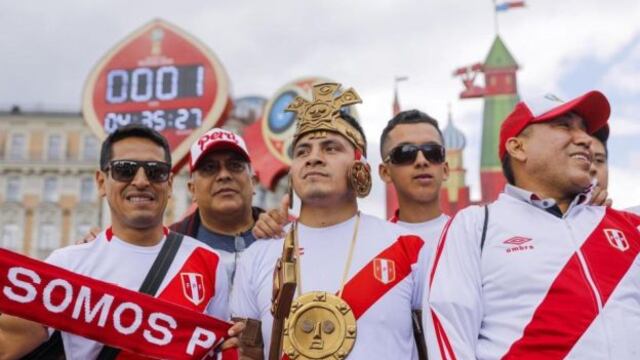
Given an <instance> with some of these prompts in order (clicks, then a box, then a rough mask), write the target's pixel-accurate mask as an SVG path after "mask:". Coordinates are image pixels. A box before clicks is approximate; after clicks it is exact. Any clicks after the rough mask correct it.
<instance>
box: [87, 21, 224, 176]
mask: <svg viewBox="0 0 640 360" xmlns="http://www.w3.org/2000/svg"><path fill="white" fill-rule="evenodd" d="M230 108H231V99H230V96H229V81H228V78H227V74H226V72H225V70H224V68H223V67H222V64H221V63H220V61H219V60H218V59H217V57H216V56H215V55H214V54H213V53H212V52H211V51H210V50H209V49H207V47H206V46H205V45H204V44H202V43H201V42H200V41H198V40H197V39H195V38H194V37H192V36H190V35H189V34H187V33H186V32H184V31H183V30H181V29H179V28H177V27H175V26H173V25H171V24H169V23H167V22H166V21H163V20H154V21H152V22H150V23H149V24H147V25H145V26H143V27H142V28H140V29H139V30H137V31H135V32H134V33H132V34H131V35H129V36H128V37H127V38H125V39H124V40H122V41H121V42H120V43H119V44H118V45H116V46H115V47H114V48H113V49H111V50H110V51H109V52H108V53H107V54H106V55H105V56H104V57H103V58H102V59H101V60H100V62H99V63H98V64H97V65H96V66H95V68H94V69H93V71H92V72H91V74H90V75H89V78H88V80H87V82H86V85H85V88H84V94H83V116H84V118H85V121H87V123H88V124H89V126H90V128H91V129H92V131H93V132H94V133H95V134H96V135H97V136H98V137H99V138H100V139H104V138H105V137H106V136H107V134H109V133H111V132H113V131H115V130H116V129H118V128H119V127H122V126H125V125H128V124H143V125H145V126H148V127H150V128H153V129H155V130H157V131H159V132H160V133H162V134H163V135H164V136H165V137H166V138H167V140H168V142H169V146H170V147H171V157H172V160H173V163H174V164H182V163H184V161H183V160H184V159H185V158H186V155H187V154H188V152H189V148H190V145H191V144H192V143H193V142H194V141H195V140H196V139H197V138H198V137H199V136H200V135H201V134H203V133H204V132H206V131H207V130H208V129H210V128H212V127H215V126H221V125H222V122H223V121H224V120H225V119H226V114H227V112H228V111H229V110H230Z"/></svg>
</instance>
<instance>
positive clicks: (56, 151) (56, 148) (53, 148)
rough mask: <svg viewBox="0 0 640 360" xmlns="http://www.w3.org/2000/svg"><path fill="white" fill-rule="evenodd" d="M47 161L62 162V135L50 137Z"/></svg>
mask: <svg viewBox="0 0 640 360" xmlns="http://www.w3.org/2000/svg"><path fill="white" fill-rule="evenodd" d="M47 159H48V160H62V135H59V134H53V135H50V136H49V143H48V147H47Z"/></svg>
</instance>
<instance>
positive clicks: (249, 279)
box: [229, 243, 264, 360]
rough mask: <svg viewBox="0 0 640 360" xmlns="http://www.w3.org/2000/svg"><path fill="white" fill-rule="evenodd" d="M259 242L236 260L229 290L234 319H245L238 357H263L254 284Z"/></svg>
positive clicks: (254, 359)
mask: <svg viewBox="0 0 640 360" xmlns="http://www.w3.org/2000/svg"><path fill="white" fill-rule="evenodd" d="M258 247H260V244H257V243H254V244H253V245H251V246H250V247H249V248H248V249H247V250H246V251H245V253H244V254H242V257H241V258H240V261H239V262H238V265H237V268H236V275H235V278H234V282H233V287H232V290H231V296H230V300H229V307H230V310H231V316H232V317H234V320H236V321H242V322H245V321H246V325H247V329H245V332H243V334H242V335H241V336H240V344H239V345H240V359H241V360H262V359H264V341H263V334H262V329H261V322H260V321H259V320H260V309H259V307H258V304H257V297H258V296H257V292H256V287H255V284H254V280H255V271H254V266H256V262H257V261H258V259H256V257H257V255H258V252H256V251H255V250H256V249H257V248H258ZM244 319H246V320H244Z"/></svg>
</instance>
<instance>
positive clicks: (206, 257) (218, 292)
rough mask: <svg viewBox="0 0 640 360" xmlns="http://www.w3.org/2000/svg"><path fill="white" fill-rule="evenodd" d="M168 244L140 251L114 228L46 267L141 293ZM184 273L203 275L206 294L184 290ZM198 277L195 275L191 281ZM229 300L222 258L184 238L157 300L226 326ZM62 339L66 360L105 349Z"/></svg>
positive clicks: (64, 336) (65, 251) (66, 250)
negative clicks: (167, 302)
mask: <svg viewBox="0 0 640 360" xmlns="http://www.w3.org/2000/svg"><path fill="white" fill-rule="evenodd" d="M165 239H166V237H165V238H163V239H162V241H161V242H160V243H159V244H157V245H154V246H145V247H142V246H135V245H132V244H130V243H127V242H125V241H122V240H120V239H119V238H118V237H116V236H115V235H113V234H112V233H111V229H110V228H109V229H107V230H105V231H103V232H102V233H101V234H100V235H99V236H98V237H97V238H96V240H95V241H92V242H90V243H87V244H81V245H72V246H69V247H65V248H61V249H58V250H55V251H54V252H53V253H51V255H50V256H49V257H48V258H47V260H46V262H48V263H50V264H52V265H56V266H60V267H62V268H65V269H67V270H70V271H73V272H75V273H78V274H81V275H85V276H88V277H92V278H95V279H99V280H102V281H106V282H110V283H113V284H115V285H118V286H121V287H123V288H127V289H130V290H135V291H138V289H139V288H140V286H141V285H142V281H143V280H144V278H145V277H146V275H147V273H148V272H149V269H150V268H151V265H152V264H153V262H154V261H155V259H156V257H157V255H158V253H159V252H160V249H161V248H162V245H163V244H164V241H165ZM219 264H220V265H219ZM181 273H195V274H199V275H201V277H198V276H197V275H195V277H197V278H200V279H201V281H202V284H197V285H198V289H200V288H201V289H202V292H200V291H199V290H195V291H184V290H183V287H185V286H190V285H193V284H185V280H183V277H182V276H181ZM193 277H194V276H193V275H191V278H193ZM195 282H199V280H196V281H195ZM187 294H190V295H187ZM228 294H229V284H228V277H227V274H226V272H225V269H224V266H222V264H221V262H220V261H219V256H218V254H217V253H216V252H215V250H212V249H211V248H210V247H208V246H207V245H205V244H203V243H202V242H200V241H198V240H195V239H193V238H190V237H188V236H185V237H184V238H183V240H182V244H181V245H180V248H179V249H178V252H177V254H176V257H175V259H174V260H173V262H172V264H171V266H170V267H169V270H168V271H167V274H166V276H165V278H164V280H163V281H162V284H160V287H159V288H158V292H157V293H156V297H157V298H161V299H163V300H166V301H170V302H172V303H175V304H178V305H181V306H184V307H187V308H189V309H192V310H194V311H199V312H203V313H206V314H209V315H212V316H214V317H216V318H218V319H222V320H227V319H228V318H229V311H228ZM50 332H53V330H50ZM61 335H62V341H63V344H64V349H65V353H66V357H67V359H94V358H96V357H97V356H98V353H99V352H100V350H101V348H102V346H103V345H102V344H100V343H97V342H95V341H93V340H89V339H87V338H84V337H81V336H77V335H74V334H70V333H66V332H62V333H61ZM123 357H126V358H127V359H131V358H142V357H136V355H135V354H131V353H126V352H121V355H120V356H119V358H123Z"/></svg>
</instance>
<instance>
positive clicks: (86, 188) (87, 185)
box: [80, 177, 95, 203]
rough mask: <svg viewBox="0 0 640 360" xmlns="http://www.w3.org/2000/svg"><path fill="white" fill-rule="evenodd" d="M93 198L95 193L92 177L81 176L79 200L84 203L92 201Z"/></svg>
mask: <svg viewBox="0 0 640 360" xmlns="http://www.w3.org/2000/svg"><path fill="white" fill-rule="evenodd" d="M94 200H95V195H94V183H93V178H90V177H85V178H82V180H80V201H81V202H85V203H86V202H93V201H94Z"/></svg>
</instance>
